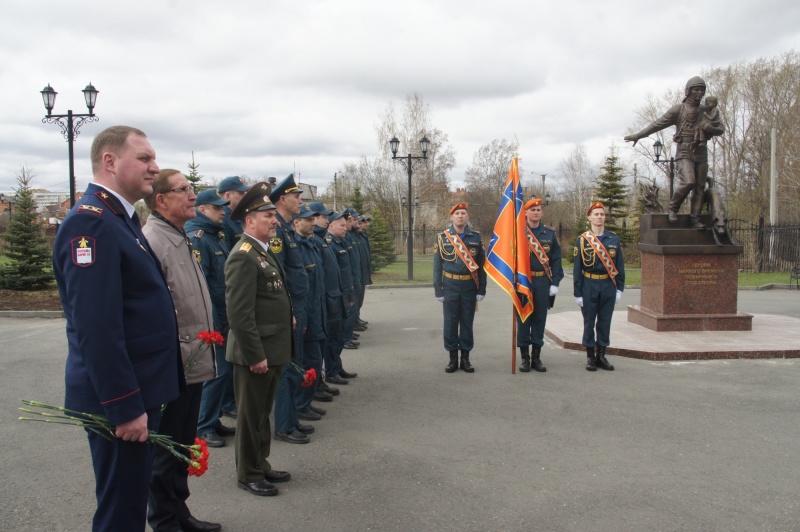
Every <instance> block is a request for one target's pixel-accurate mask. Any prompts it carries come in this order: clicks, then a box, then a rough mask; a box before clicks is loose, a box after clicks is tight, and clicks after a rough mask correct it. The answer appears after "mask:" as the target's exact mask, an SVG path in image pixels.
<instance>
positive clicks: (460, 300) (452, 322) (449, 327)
mask: <svg viewBox="0 0 800 532" xmlns="http://www.w3.org/2000/svg"><path fill="white" fill-rule="evenodd" d="M443 283H444V305H443V306H444V348H445V349H446V350H447V351H456V350H458V349H461V350H464V351H472V348H473V346H474V339H473V335H472V322H473V320H474V319H475V307H476V305H477V301H476V300H475V296H477V295H478V287H477V286H475V281H473V280H472V278H470V279H467V280H464V281H460V280H458V279H450V278H449V277H445V278H444V280H443Z"/></svg>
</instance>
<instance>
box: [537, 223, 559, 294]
mask: <svg viewBox="0 0 800 532" xmlns="http://www.w3.org/2000/svg"><path fill="white" fill-rule="evenodd" d="M528 230H529V231H530V232H531V233H533V236H535V237H536V240H538V241H539V243H540V244H541V245H542V249H543V250H544V252H545V253H546V254H547V258H549V259H550V270H551V273H552V274H553V280H552V281H551V282H550V284H551V285H553V286H558V284H559V283H560V282H561V280H562V279H563V278H564V266H563V265H562V264H561V245H560V244H559V243H558V238H556V232H555V231H554V230H553V228H551V227H548V226H546V225H544V224H543V223H540V224H539V227H537V228H536V229H531V228H530V226H528ZM528 248H529V249H530V246H528ZM530 260H531V271H533V272H542V271H544V266H542V263H541V262H539V259H537V258H536V255H535V254H534V253H533V252H532V251H531V254H530Z"/></svg>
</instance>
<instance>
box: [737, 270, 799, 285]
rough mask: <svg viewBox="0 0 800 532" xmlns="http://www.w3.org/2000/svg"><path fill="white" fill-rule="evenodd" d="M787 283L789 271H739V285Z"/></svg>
mask: <svg viewBox="0 0 800 532" xmlns="http://www.w3.org/2000/svg"><path fill="white" fill-rule="evenodd" d="M765 284H789V272H762V273H752V272H739V286H763V285H765Z"/></svg>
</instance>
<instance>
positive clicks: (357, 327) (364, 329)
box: [353, 325, 367, 332]
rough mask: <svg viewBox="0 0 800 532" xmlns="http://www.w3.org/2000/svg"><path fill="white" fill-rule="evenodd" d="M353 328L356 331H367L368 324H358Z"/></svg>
mask: <svg viewBox="0 0 800 532" xmlns="http://www.w3.org/2000/svg"><path fill="white" fill-rule="evenodd" d="M353 330H354V331H356V332H362V331H366V330H367V326H366V325H356V326H355V327H353Z"/></svg>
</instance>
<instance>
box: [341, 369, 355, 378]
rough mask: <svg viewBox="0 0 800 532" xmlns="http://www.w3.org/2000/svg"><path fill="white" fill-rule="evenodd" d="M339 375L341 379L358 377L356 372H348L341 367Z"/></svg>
mask: <svg viewBox="0 0 800 532" xmlns="http://www.w3.org/2000/svg"><path fill="white" fill-rule="evenodd" d="M339 376H340V377H341V378H343V379H355V378H356V377H358V373H348V372H346V371H345V370H343V369H340V370H339Z"/></svg>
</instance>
